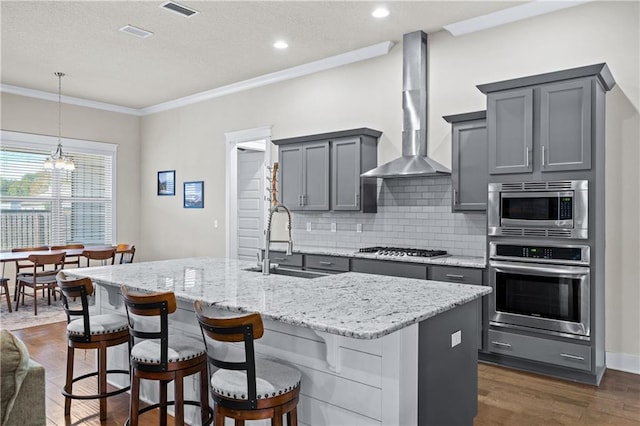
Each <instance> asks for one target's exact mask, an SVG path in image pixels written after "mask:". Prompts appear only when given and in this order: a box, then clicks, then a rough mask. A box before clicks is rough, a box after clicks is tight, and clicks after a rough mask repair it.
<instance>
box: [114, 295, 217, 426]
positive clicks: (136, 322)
mask: <svg viewBox="0 0 640 426" xmlns="http://www.w3.org/2000/svg"><path fill="white" fill-rule="evenodd" d="M121 292H122V297H123V299H124V304H125V306H126V308H127V318H128V320H129V333H130V334H131V336H132V340H133V347H132V348H131V357H130V361H131V374H132V378H131V403H130V405H129V420H127V422H126V424H127V425H131V426H137V425H138V422H139V416H140V415H141V414H144V413H146V412H147V411H150V410H155V409H159V411H160V413H159V424H160V425H161V426H165V425H166V424H167V407H168V406H170V405H173V406H174V407H175V415H174V424H175V425H177V426H182V425H184V414H185V413H184V406H185V405H192V406H199V407H200V420H201V423H202V424H203V425H207V424H210V423H211V421H212V420H213V410H212V409H211V407H209V389H208V387H209V386H208V380H207V354H206V351H205V348H204V344H203V343H202V340H201V339H198V338H193V337H189V336H186V335H184V334H177V333H175V334H170V333H169V315H170V314H172V313H174V312H175V311H176V308H177V305H176V296H175V294H174V293H173V292H164V293H133V292H130V291H129V290H128V289H127V287H126V286H124V285H123V286H122V287H121ZM195 374H197V375H198V376H199V379H200V395H199V396H200V400H199V401H195V400H187V399H185V397H184V383H183V380H184V378H185V377H187V376H191V375H195ZM141 379H145V380H155V381H157V382H158V384H159V396H160V397H159V402H158V403H157V404H152V405H149V406H147V407H144V408H142V409H141V408H140V381H141ZM170 382H173V386H174V392H173V393H174V400H173V401H168V400H167V384H168V383H170ZM147 423H148V422H145V424H147Z"/></svg>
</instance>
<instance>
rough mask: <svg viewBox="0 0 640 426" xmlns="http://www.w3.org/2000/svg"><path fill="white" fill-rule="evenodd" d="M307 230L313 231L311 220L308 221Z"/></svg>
mask: <svg viewBox="0 0 640 426" xmlns="http://www.w3.org/2000/svg"><path fill="white" fill-rule="evenodd" d="M307 232H311V222H307Z"/></svg>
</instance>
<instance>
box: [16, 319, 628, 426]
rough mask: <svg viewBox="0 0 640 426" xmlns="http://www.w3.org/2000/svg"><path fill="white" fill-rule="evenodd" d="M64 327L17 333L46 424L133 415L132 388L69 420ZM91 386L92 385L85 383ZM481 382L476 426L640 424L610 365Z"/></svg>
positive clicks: (80, 367)
mask: <svg viewBox="0 0 640 426" xmlns="http://www.w3.org/2000/svg"><path fill="white" fill-rule="evenodd" d="M65 326H66V324H65V323H56V324H49V325H43V326H39V327H32V328H26V329H23V330H17V331H15V332H14V333H15V334H16V335H17V336H18V337H20V338H21V339H22V340H23V341H24V342H25V343H26V345H27V347H28V348H29V353H30V354H31V357H32V358H33V359H35V360H36V361H37V362H39V363H40V364H42V365H44V367H45V369H46V379H47V389H46V393H47V419H48V423H47V425H51V426H60V425H99V424H102V425H118V426H119V425H122V424H123V423H124V422H125V421H126V419H127V417H128V413H127V412H128V408H129V394H127V393H124V394H121V395H117V396H115V397H112V398H109V399H108V408H109V416H108V418H107V420H106V421H105V422H102V423H101V422H100V420H99V418H98V401H97V400H95V401H73V402H72V405H71V417H70V418H67V419H65V417H64V398H63V397H62V395H61V394H60V389H61V388H62V385H63V384H64V376H65V369H66V335H65ZM83 352H85V351H76V363H75V369H76V372H77V374H79V373H80V372H81V371H82V372H89V371H93V370H94V367H95V361H94V351H86V354H83ZM88 382H91V381H90V380H89V381H88ZM90 386H93V384H92V383H88V384H87V385H86V386H85V387H86V388H89V387H90ZM76 387H77V388H79V389H81V388H80V386H76ZM478 387H479V389H478V415H477V416H476V418H475V425H476V426H479V425H482V426H485V425H487V426H488V425H491V426H496V425H517V426H527V425H532V426H533V425H536V426H537V425H581V426H582V425H616V426H624V425H635V426H638V425H640V375H636V374H630V373H624V372H620V371H616V370H608V371H607V372H606V373H605V376H604V378H603V379H602V383H601V385H600V387H597V388H596V387H593V386H588V385H582V384H577V383H571V382H566V381H563V380H557V379H552V378H548V377H544V376H539V375H534V374H528V373H523V372H518V371H514V370H509V369H506V368H501V367H495V366H491V365H486V364H479V366H478ZM74 391H75V389H74ZM88 391H89V392H92V391H94V389H88ZM454 407H455V402H452V409H455V408H454ZM154 416H155V414H153V413H149V414H145V415H144V417H142V418H141V424H148V425H156V424H158V419H157V417H154ZM145 417H146V419H145ZM142 421H144V422H142ZM170 424H172V423H171V422H170ZM345 426H348V425H345Z"/></svg>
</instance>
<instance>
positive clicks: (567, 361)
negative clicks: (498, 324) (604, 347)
mask: <svg viewBox="0 0 640 426" xmlns="http://www.w3.org/2000/svg"><path fill="white" fill-rule="evenodd" d="M488 340H489V345H488V346H489V352H493V353H496V354H501V355H509V356H512V357H517V358H524V359H528V360H533V361H539V362H545V363H548V364H554V365H558V366H562V367H569V368H574V369H578V370H585V371H589V370H591V347H590V346H589V345H580V344H578V343H570V342H561V341H557V340H550V339H545V338H539V337H533V336H526V335H522V334H516V333H509V332H506V331H497V330H489V339H488Z"/></svg>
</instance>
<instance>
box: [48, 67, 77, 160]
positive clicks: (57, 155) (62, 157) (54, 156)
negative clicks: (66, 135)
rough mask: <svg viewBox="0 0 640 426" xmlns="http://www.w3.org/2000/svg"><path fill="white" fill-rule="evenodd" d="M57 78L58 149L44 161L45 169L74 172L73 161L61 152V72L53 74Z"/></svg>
mask: <svg viewBox="0 0 640 426" xmlns="http://www.w3.org/2000/svg"><path fill="white" fill-rule="evenodd" d="M54 74H55V75H56V76H58V147H57V148H56V151H55V152H54V153H53V154H51V155H50V156H49V157H47V159H46V160H44V164H43V166H44V168H45V169H49V170H51V169H58V170H69V171H71V170H75V169H76V165H75V164H73V160H72V159H71V158H70V157H67V156H66V155H64V153H63V152H62V77H64V73H63V72H56V73H54Z"/></svg>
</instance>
